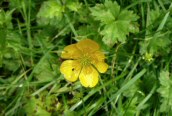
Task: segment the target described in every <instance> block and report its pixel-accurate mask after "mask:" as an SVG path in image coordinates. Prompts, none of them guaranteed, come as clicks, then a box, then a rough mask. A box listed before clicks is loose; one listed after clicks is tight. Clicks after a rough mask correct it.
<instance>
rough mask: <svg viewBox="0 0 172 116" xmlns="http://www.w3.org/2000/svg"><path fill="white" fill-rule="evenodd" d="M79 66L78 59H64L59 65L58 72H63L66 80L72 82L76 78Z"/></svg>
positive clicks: (79, 69)
mask: <svg viewBox="0 0 172 116" xmlns="http://www.w3.org/2000/svg"><path fill="white" fill-rule="evenodd" d="M80 71H81V66H80V64H79V62H78V61H75V60H66V61H64V62H63V63H62V64H61V66H60V72H61V73H62V74H64V77H65V79H66V80H68V81H70V82H74V81H76V80H77V79H78V77H79V73H80Z"/></svg>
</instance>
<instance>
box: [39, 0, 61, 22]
mask: <svg viewBox="0 0 172 116" xmlns="http://www.w3.org/2000/svg"><path fill="white" fill-rule="evenodd" d="M63 11H64V7H63V6H62V5H61V4H60V2H58V1H56V0H50V1H45V2H44V3H43V4H42V5H41V8H40V10H39V12H38V14H37V22H38V24H40V25H48V24H52V25H53V22H59V21H61V19H62V18H63V14H62V13H63Z"/></svg>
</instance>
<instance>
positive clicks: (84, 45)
mask: <svg viewBox="0 0 172 116" xmlns="http://www.w3.org/2000/svg"><path fill="white" fill-rule="evenodd" d="M76 46H77V48H78V49H80V50H81V51H82V52H94V51H97V50H99V45H98V44H97V43H96V42H95V41H93V40H91V39H85V40H81V41H79V42H78V43H77V44H76Z"/></svg>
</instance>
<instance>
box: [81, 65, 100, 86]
mask: <svg viewBox="0 0 172 116" xmlns="http://www.w3.org/2000/svg"><path fill="white" fill-rule="evenodd" d="M98 76H99V74H98V72H97V70H96V69H95V68H93V67H92V66H88V67H83V68H82V71H81V73H80V75H79V79H80V82H81V84H82V85H83V86H84V87H94V86H96V85H97V83H98V81H99V77H98Z"/></svg>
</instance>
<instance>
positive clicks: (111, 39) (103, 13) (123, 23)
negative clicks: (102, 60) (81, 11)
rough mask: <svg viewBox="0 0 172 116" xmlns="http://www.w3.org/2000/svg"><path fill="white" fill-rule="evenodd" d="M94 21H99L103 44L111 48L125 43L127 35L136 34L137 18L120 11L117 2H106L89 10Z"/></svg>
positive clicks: (130, 12) (130, 13) (134, 15)
mask: <svg viewBox="0 0 172 116" xmlns="http://www.w3.org/2000/svg"><path fill="white" fill-rule="evenodd" d="M91 14H92V16H94V19H95V20H98V21H100V25H101V27H102V28H101V30H100V34H101V35H103V42H104V43H105V44H106V45H109V46H113V45H114V44H115V43H117V42H122V43H123V42H125V41H126V39H127V37H126V36H127V35H128V34H129V33H130V32H131V33H136V32H138V29H139V28H138V24H137V22H136V21H137V19H138V16H137V15H136V14H133V12H132V11H129V10H122V9H120V6H119V5H118V4H117V2H112V1H106V2H105V3H104V4H98V5H96V6H95V7H93V8H91Z"/></svg>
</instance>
